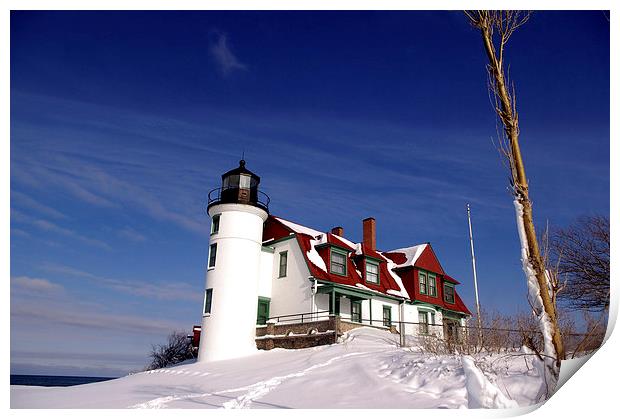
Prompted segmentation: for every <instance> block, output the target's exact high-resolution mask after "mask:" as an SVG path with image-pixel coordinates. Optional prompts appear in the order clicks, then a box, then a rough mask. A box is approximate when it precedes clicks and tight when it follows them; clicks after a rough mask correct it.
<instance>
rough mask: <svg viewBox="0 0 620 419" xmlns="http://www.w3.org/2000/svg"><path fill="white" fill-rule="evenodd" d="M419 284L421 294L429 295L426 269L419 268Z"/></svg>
mask: <svg viewBox="0 0 620 419" xmlns="http://www.w3.org/2000/svg"><path fill="white" fill-rule="evenodd" d="M418 284H419V288H420V294H422V295H428V275H427V273H426V272H425V271H421V270H418Z"/></svg>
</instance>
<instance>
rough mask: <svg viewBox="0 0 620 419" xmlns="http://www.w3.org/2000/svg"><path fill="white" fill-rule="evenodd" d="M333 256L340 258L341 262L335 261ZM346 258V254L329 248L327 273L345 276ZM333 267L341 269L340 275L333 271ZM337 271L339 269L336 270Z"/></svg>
mask: <svg viewBox="0 0 620 419" xmlns="http://www.w3.org/2000/svg"><path fill="white" fill-rule="evenodd" d="M334 255H338V256H342V261H335V260H334ZM347 257H348V254H347V252H345V251H342V250H340V249H338V248H334V247H330V248H329V272H330V273H332V274H335V275H340V276H347ZM334 266H336V267H337V268H338V267H342V271H343V272H342V273H341V272H339V271H338V270H335V269H334ZM338 269H339V268H338Z"/></svg>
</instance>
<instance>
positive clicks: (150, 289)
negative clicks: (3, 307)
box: [42, 264, 202, 302]
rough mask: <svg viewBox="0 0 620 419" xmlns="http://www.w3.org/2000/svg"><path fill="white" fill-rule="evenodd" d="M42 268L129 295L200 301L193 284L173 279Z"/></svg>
mask: <svg viewBox="0 0 620 419" xmlns="http://www.w3.org/2000/svg"><path fill="white" fill-rule="evenodd" d="M42 268H43V269H45V270H46V271H48V272H54V273H58V274H63V275H69V276H73V277H76V278H82V279H87V280H89V281H92V282H93V283H94V284H96V285H99V286H103V287H106V288H109V289H112V290H114V291H117V292H122V293H125V294H129V295H135V296H139V297H145V298H155V299H158V300H169V301H193V302H199V301H202V295H201V294H200V293H199V292H197V289H196V287H195V286H193V285H190V284H188V283H186V282H181V281H176V280H174V279H170V280H169V281H163V282H146V281H139V280H132V279H119V278H109V277H106V276H102V275H96V274H93V273H91V272H86V271H83V270H80V269H76V268H73V267H71V266H65V265H57V264H44V265H43V266H42Z"/></svg>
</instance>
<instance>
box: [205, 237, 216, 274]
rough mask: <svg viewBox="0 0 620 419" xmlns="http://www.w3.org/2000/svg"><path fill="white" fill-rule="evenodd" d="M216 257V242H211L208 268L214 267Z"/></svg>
mask: <svg viewBox="0 0 620 419" xmlns="http://www.w3.org/2000/svg"><path fill="white" fill-rule="evenodd" d="M216 259H217V243H213V244H212V245H211V246H209V264H208V265H207V266H208V267H209V268H215V261H216Z"/></svg>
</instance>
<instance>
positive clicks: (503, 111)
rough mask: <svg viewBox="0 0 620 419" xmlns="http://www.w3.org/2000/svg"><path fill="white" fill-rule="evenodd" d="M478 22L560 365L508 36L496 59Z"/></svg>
mask: <svg viewBox="0 0 620 419" xmlns="http://www.w3.org/2000/svg"><path fill="white" fill-rule="evenodd" d="M487 13H488V12H487ZM480 23H481V24H480V25H479V28H480V31H481V34H482V39H483V43H484V48H485V51H486V54H487V57H488V59H489V65H488V70H489V73H490V76H491V80H490V83H493V86H491V88H492V89H494V93H495V95H496V97H497V99H499V100H498V102H499V103H498V107H497V108H496V112H497V114H498V116H499V118H500V120H501V121H502V123H503V126H504V132H505V134H506V138H507V139H508V142H509V145H510V150H509V153H510V154H509V160H510V167H511V171H512V176H513V182H514V185H513V186H514V194H515V198H516V199H517V201H518V202H519V204H521V207H522V211H523V214H522V217H523V228H524V230H525V237H526V241H527V250H528V258H529V262H530V264H531V266H532V268H533V270H534V273H535V275H536V280H537V282H538V288H539V290H540V291H539V293H540V298H541V300H542V309H543V310H544V313H546V315H547V316H548V317H549V321H550V323H551V325H552V327H551V329H552V330H551V334H552V336H551V338H552V342H553V348H554V352H555V355H556V357H555V358H556V367H559V365H560V360H561V359H564V346H563V343H562V336H561V334H560V328H559V327H558V323H557V313H556V309H555V304H553V301H552V298H551V295H550V289H549V288H550V285H549V281H548V278H547V272H546V267H545V264H544V262H543V258H542V256H541V253H540V248H539V246H538V240H537V238H536V230H535V228H534V220H533V217H532V203H531V201H530V199H529V193H528V183H527V178H526V176H525V166H524V165H523V158H522V156H521V149H520V147H519V120H518V115H517V113H516V109H515V108H514V102H513V101H514V98H512V99H511V97H510V94H509V92H508V87H507V86H506V80H505V76H504V70H503V62H502V59H503V56H502V55H503V46H504V44H505V42H506V41H507V39H508V36H509V35H508V36H506V37H505V38H504V36H502V38H501V44H500V58H498V57H497V54H496V50H495V46H494V44H493V33H492V27H491V25H492V22H491V21H490V19H489V18H488V15H487V18H486V19H484V18H481V19H480ZM536 314H537V315H539V316H540V315H542V313H536Z"/></svg>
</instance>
